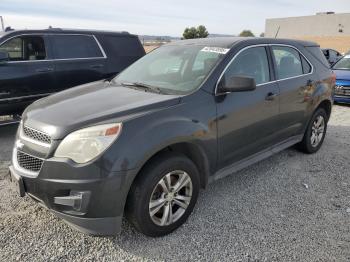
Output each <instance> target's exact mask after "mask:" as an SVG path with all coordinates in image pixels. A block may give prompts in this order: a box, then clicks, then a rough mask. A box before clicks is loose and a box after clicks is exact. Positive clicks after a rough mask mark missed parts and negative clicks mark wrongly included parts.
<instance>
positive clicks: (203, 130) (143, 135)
mask: <svg viewBox="0 0 350 262" xmlns="http://www.w3.org/2000/svg"><path fill="white" fill-rule="evenodd" d="M211 99H212V97H211V96H208V97H204V99H196V100H195V102H194V103H182V104H179V105H176V106H172V107H171V108H166V109H164V110H161V111H157V112H155V113H153V114H148V115H144V116H142V117H139V118H135V119H131V120H129V121H127V122H125V123H123V130H122V133H121V135H120V137H119V138H118V141H117V142H116V143H114V144H113V145H112V146H111V148H109V149H108V151H107V152H106V154H104V157H103V159H102V161H103V163H102V165H101V166H103V167H104V168H107V169H108V170H110V171H113V172H116V171H125V170H132V169H140V168H141V167H142V166H143V165H144V164H145V163H146V162H147V160H149V159H150V158H151V157H152V156H153V155H154V154H156V153H157V152H159V151H161V150H162V149H164V148H166V147H167V146H170V145H174V144H178V143H191V144H194V145H196V146H197V147H198V148H200V149H201V152H203V154H204V155H205V156H206V157H207V159H208V162H209V163H211V164H212V165H213V166H214V165H215V164H216V158H217V128H216V105H215V103H214V101H212V100H211Z"/></svg>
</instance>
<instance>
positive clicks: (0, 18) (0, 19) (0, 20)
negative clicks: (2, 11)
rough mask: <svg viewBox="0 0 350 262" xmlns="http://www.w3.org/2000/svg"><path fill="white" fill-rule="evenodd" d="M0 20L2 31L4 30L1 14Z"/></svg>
mask: <svg viewBox="0 0 350 262" xmlns="http://www.w3.org/2000/svg"><path fill="white" fill-rule="evenodd" d="M0 22H1V29H2V31H5V24H4V18H2V16H0Z"/></svg>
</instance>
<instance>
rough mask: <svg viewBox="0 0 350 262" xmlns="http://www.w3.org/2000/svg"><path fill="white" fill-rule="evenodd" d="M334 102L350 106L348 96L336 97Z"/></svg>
mask: <svg viewBox="0 0 350 262" xmlns="http://www.w3.org/2000/svg"><path fill="white" fill-rule="evenodd" d="M334 102H336V103H347V104H350V97H346V96H334Z"/></svg>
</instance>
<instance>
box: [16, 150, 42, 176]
mask: <svg viewBox="0 0 350 262" xmlns="http://www.w3.org/2000/svg"><path fill="white" fill-rule="evenodd" d="M17 163H18V165H19V166H20V167H21V168H23V169H26V170H29V171H31V172H39V171H40V169H41V166H42V164H43V160H41V159H40V158H37V157H34V156H31V155H28V154H26V153H23V152H21V151H17Z"/></svg>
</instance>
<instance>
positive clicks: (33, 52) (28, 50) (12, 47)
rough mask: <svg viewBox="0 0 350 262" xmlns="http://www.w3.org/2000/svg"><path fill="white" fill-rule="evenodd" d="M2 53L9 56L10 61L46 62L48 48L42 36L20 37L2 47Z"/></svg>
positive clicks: (0, 48)
mask: <svg viewBox="0 0 350 262" xmlns="http://www.w3.org/2000/svg"><path fill="white" fill-rule="evenodd" d="M0 51H1V52H7V53H8V54H9V58H10V61H34V60H45V59H46V58H47V57H46V47H45V41H44V38H43V37H42V36H29V35H28V36H19V37H16V38H12V39H10V40H8V41H6V42H5V43H3V44H2V45H1V46H0Z"/></svg>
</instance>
